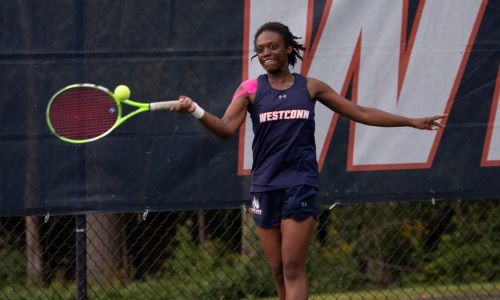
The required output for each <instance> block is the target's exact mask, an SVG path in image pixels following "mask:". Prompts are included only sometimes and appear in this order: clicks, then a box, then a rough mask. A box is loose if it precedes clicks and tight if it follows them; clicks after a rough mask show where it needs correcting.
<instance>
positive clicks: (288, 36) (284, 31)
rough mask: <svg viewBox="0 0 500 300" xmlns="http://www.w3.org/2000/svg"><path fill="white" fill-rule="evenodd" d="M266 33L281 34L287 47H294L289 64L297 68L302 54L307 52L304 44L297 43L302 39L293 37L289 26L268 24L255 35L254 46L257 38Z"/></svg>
mask: <svg viewBox="0 0 500 300" xmlns="http://www.w3.org/2000/svg"><path fill="white" fill-rule="evenodd" d="M264 31H274V32H277V33H279V34H280V35H281V36H282V37H283V40H285V46H286V47H288V46H291V47H292V52H291V53H290V54H288V64H289V65H291V66H292V67H293V66H295V64H296V63H297V58H298V59H300V60H302V55H301V54H300V52H301V51H302V52H304V51H305V50H306V47H305V46H304V44H299V43H298V42H297V40H298V39H300V37H296V36H295V35H293V33H292V32H291V31H290V29H289V28H288V26H286V25H284V24H282V23H279V22H267V23H265V24H264V25H262V26H261V27H260V28H259V29H258V30H257V32H256V33H255V36H254V45H255V42H256V41H257V37H258V36H259V35H260V34H261V33H262V32H264ZM256 56H257V54H255V55H254V56H252V58H254V57H256Z"/></svg>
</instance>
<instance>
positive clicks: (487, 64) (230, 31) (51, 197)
mask: <svg viewBox="0 0 500 300" xmlns="http://www.w3.org/2000/svg"><path fill="white" fill-rule="evenodd" d="M305 2H307V1H305ZM334 2H335V1H334ZM339 2H342V1H339ZM476 2H477V1H476ZM405 3H406V2H405ZM408 3H409V5H407V7H406V8H405V9H407V10H408V16H409V19H410V20H409V25H408V28H411V23H412V22H413V19H416V18H417V17H418V16H419V12H421V9H425V8H422V7H421V6H420V5H419V3H420V1H408ZM249 4H250V1H242V2H239V1H216V0H212V1H193V2H191V1H189V2H181V1H173V0H172V1H167V0H152V1H146V2H144V1H137V0H127V1H119V2H117V1H108V0H101V1H83V0H80V1H50V2H45V1H39V2H36V1H21V0H19V1H14V0H8V1H2V2H1V3H0V12H1V19H0V23H1V24H2V26H0V65H1V67H2V69H1V72H0V79H1V80H0V85H1V90H2V91H3V95H2V99H1V100H0V159H1V160H0V216H9V215H33V214H46V213H50V214H75V213H82V212H96V211H107V212H125V211H144V210H146V209H148V210H150V211H156V210H181V209H202V208H203V209H207V208H234V207H238V206H240V205H241V204H242V203H243V202H244V201H246V200H248V199H249V194H248V182H249V178H248V176H247V175H245V174H247V173H245V171H242V170H243V169H244V168H242V166H241V161H242V156H241V155H242V154H241V153H239V150H241V148H242V143H243V141H240V139H239V137H238V136H234V137H233V138H231V139H229V140H227V141H224V140H221V139H219V138H217V137H215V136H214V135H212V134H210V133H209V132H208V131H207V130H206V129H205V128H204V127H203V126H202V125H201V124H200V123H199V122H198V121H197V120H195V119H193V118H191V117H189V116H181V115H178V114H174V113H170V112H154V113H153V112H152V113H147V114H141V115H138V116H136V117H134V118H132V119H130V120H129V121H127V122H126V123H125V124H123V125H122V126H121V127H119V128H118V129H117V130H116V131H114V132H113V133H111V134H110V135H109V136H107V137H105V138H104V139H101V140H99V141H96V142H92V143H88V144H82V145H72V144H68V143H64V142H62V141H60V140H58V139H57V138H55V137H54V136H53V135H51V134H50V132H49V129H48V128H47V124H46V120H45V109H46V106H47V103H48V101H49V99H50V98H51V96H52V95H53V93H55V92H56V91H57V90H59V89H61V88H62V87H64V86H67V85H70V84H73V83H85V82H87V83H95V84H99V85H102V86H105V87H108V88H109V89H114V87H115V86H117V85H119V84H126V85H128V86H129V87H130V89H131V91H132V95H131V99H133V100H137V101H143V102H152V101H160V100H167V99H175V98H177V97H178V96H179V95H189V96H190V97H192V98H193V99H195V100H196V101H197V102H198V103H200V105H201V106H203V108H204V109H205V110H207V111H209V112H211V113H213V114H215V115H218V116H222V114H223V113H224V111H225V109H226V107H227V105H228V104H229V101H230V99H231V97H232V94H233V92H234V91H235V90H236V88H237V87H238V85H239V83H240V82H241V81H242V80H243V79H245V78H244V77H245V76H246V75H245V68H246V67H245V64H247V63H248V59H249V58H248V52H247V51H248V49H246V48H245V45H246V44H245V42H244V40H245V39H246V38H249V37H250V38H251V37H252V35H253V32H251V33H249V32H246V31H248V30H249V27H248V14H249V13H250V12H249V10H250V9H256V8H255V7H253V8H250V6H249ZM253 4H254V5H256V4H255V2H253ZM334 5H335V4H334ZM480 5H481V6H480V7H479V12H478V13H477V15H480V12H481V9H482V14H481V15H480V18H476V20H479V25H478V27H477V33H476V34H475V35H474V39H473V40H472V41H469V42H472V44H470V48H467V51H469V56H468V59H467V61H466V64H465V65H464V66H465V68H464V70H463V74H462V76H461V81H460V82H459V86H458V88H457V91H456V96H455V97H454V101H453V105H452V106H450V111H449V119H448V121H447V126H446V129H445V130H443V132H442V133H441V134H442V135H440V139H439V142H438V147H437V148H436V150H435V155H434V158H433V160H432V163H431V164H430V165H429V166H428V167H425V168H417V169H411V168H407V169H405V168H402V169H389V170H380V169H378V170H368V169H366V170H354V171H353V170H351V169H349V167H346V166H349V165H350V163H349V160H348V156H349V154H348V152H349V150H348V148H349V135H350V133H349V126H350V125H349V122H348V121H347V120H345V119H344V118H340V119H339V121H338V122H337V123H336V125H335V138H334V142H332V143H331V145H330V146H329V147H327V148H325V149H327V150H325V152H324V153H323V156H322V157H323V158H322V159H323V162H322V169H321V186H320V200H321V201H322V202H324V203H334V202H336V201H342V202H349V201H379V200H380V201H385V200H425V199H432V198H435V199H452V198H457V197H461V198H466V199H467V198H478V197H499V196H500V186H499V184H498V182H500V163H499V161H500V159H498V160H497V159H496V157H498V155H496V154H494V153H493V152H494V151H498V149H500V147H499V146H495V145H496V144H494V143H500V142H495V141H496V136H497V135H499V134H498V131H500V128H499V126H500V125H498V124H499V123H498V122H500V120H499V119H500V117H499V118H496V119H495V117H496V116H497V115H498V112H497V111H494V110H495V109H496V106H495V103H498V90H500V87H498V86H496V84H495V83H496V78H497V77H498V62H499V58H500V54H499V48H500V47H499V43H500V42H499V41H500V6H499V4H498V2H497V1H489V2H488V1H483V2H482V3H481V4H480ZM306 6H307V5H306ZM327 8H328V1H314V7H309V8H307V9H309V10H311V13H310V14H307V13H306V15H309V18H310V19H308V20H309V24H310V26H311V30H310V31H309V32H310V37H311V41H312V42H313V41H314V40H315V39H316V41H318V39H319V38H320V36H319V34H320V33H321V32H319V31H321V30H322V28H323V27H322V26H323V25H324V24H326V25H325V26H328V24H327V23H323V21H322V20H323V18H324V15H325V11H326V10H327ZM332 11H333V10H332ZM422 15H423V16H424V17H422V20H424V18H425V10H423V12H422ZM332 16H334V14H333V13H332ZM416 16H417V17H416ZM285 21H286V20H285ZM292 21H293V20H291V21H290V22H292ZM246 22H247V23H246ZM420 22H424V21H420ZM322 24H323V25H322ZM325 28H326V27H325ZM318 29H320V30H318ZM426 30H430V29H428V28H427V29H426ZM324 32H326V30H323V34H324ZM409 32H410V31H409ZM321 38H322V39H324V38H325V37H324V35H323V36H322V37H321ZM311 45H313V44H311ZM249 47H250V48H251V45H249ZM445 50H446V49H445ZM445 50H443V49H441V48H440V51H445ZM318 51H319V50H318ZM318 55H319V54H318V52H316V56H318ZM254 63H255V62H254ZM312 64H313V63H312ZM311 68H314V66H311ZM310 73H311V72H310ZM309 75H310V76H314V74H309ZM497 85H498V83H497ZM346 86H347V87H350V88H348V89H347V90H346V91H345V92H346V96H348V97H349V96H351V94H352V93H351V91H352V89H353V85H352V82H351V83H350V84H348V85H346ZM495 86H496V88H495ZM495 91H497V94H496V98H495V97H494V94H495ZM438 113H439V112H438ZM495 130H496V132H497V133H495ZM492 145H493V146H492ZM485 147H487V149H490V158H489V159H488V157H485V150H484V149H485ZM495 147H496V148H495ZM240 152H241V151H240ZM492 153H493V155H492ZM491 157H492V158H491Z"/></svg>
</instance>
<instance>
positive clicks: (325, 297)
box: [249, 282, 500, 300]
mask: <svg viewBox="0 0 500 300" xmlns="http://www.w3.org/2000/svg"><path fill="white" fill-rule="evenodd" d="M471 296H482V298H480V299H500V282H497V283H473V284H463V285H443V286H426V287H422V286H413V287H408V288H392V289H374V290H363V291H356V292H344V293H335V294H322V295H311V296H310V297H309V299H310V300H382V299H383V300H404V299H412V300H413V299H415V300H417V299H419V300H422V299H439V298H443V299H445V298H446V297H450V298H451V299H471V298H470V297H471ZM486 296H490V297H491V298H486ZM249 299H253V298H249ZM274 299H276V298H261V299H259V300H274ZM478 299H479V298H478Z"/></svg>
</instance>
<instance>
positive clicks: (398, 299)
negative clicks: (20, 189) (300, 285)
mask: <svg viewBox="0 0 500 300" xmlns="http://www.w3.org/2000/svg"><path fill="white" fill-rule="evenodd" d="M204 288H206V287H204V286H203V284H201V285H199V286H197V287H196V286H190V285H189V284H188V285H185V286H178V285H177V286H174V285H171V283H169V282H168V281H165V280H149V281H145V282H142V283H131V284H128V285H115V286H109V285H99V284H96V285H90V286H89V288H88V299H106V300H111V299H134V300H135V299H148V300H154V299H158V300H159V299H176V300H177V299H193V298H192V295H193V289H200V290H203V289H204ZM195 294H196V292H195ZM201 294H203V293H201ZM75 296H76V287H75V285H74V284H73V283H71V284H52V285H50V286H47V287H40V286H30V287H26V286H19V285H16V286H8V287H4V288H2V289H1V290H0V298H1V299H61V300H62V299H75ZM472 296H482V297H481V298H478V299H500V282H496V283H473V284H463V285H442V286H425V287H424V286H417V285H415V286H413V287H408V288H391V289H373V290H361V291H355V292H343V293H340V292H339V293H333V294H318V295H311V296H310V298H309V299H311V300H382V299H383V300H404V299H411V300H417V299H418V300H422V299H435V300H437V299H441V298H442V299H448V298H447V297H449V299H475V298H471V297H472ZM237 298H238V297H234V298H233V297H231V296H225V297H224V296H222V297H220V296H216V295H213V297H209V298H203V299H207V300H210V299H237ZM198 299H199V298H198ZM246 299H247V300H250V299H255V298H254V297H248V298H246ZM275 299H276V298H275V297H267V298H260V299H259V300H275Z"/></svg>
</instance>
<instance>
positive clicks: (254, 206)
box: [252, 197, 262, 215]
mask: <svg viewBox="0 0 500 300" xmlns="http://www.w3.org/2000/svg"><path fill="white" fill-rule="evenodd" d="M252 213H253V214H256V215H262V210H261V209H260V203H259V199H258V198H257V197H253V200H252Z"/></svg>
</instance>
